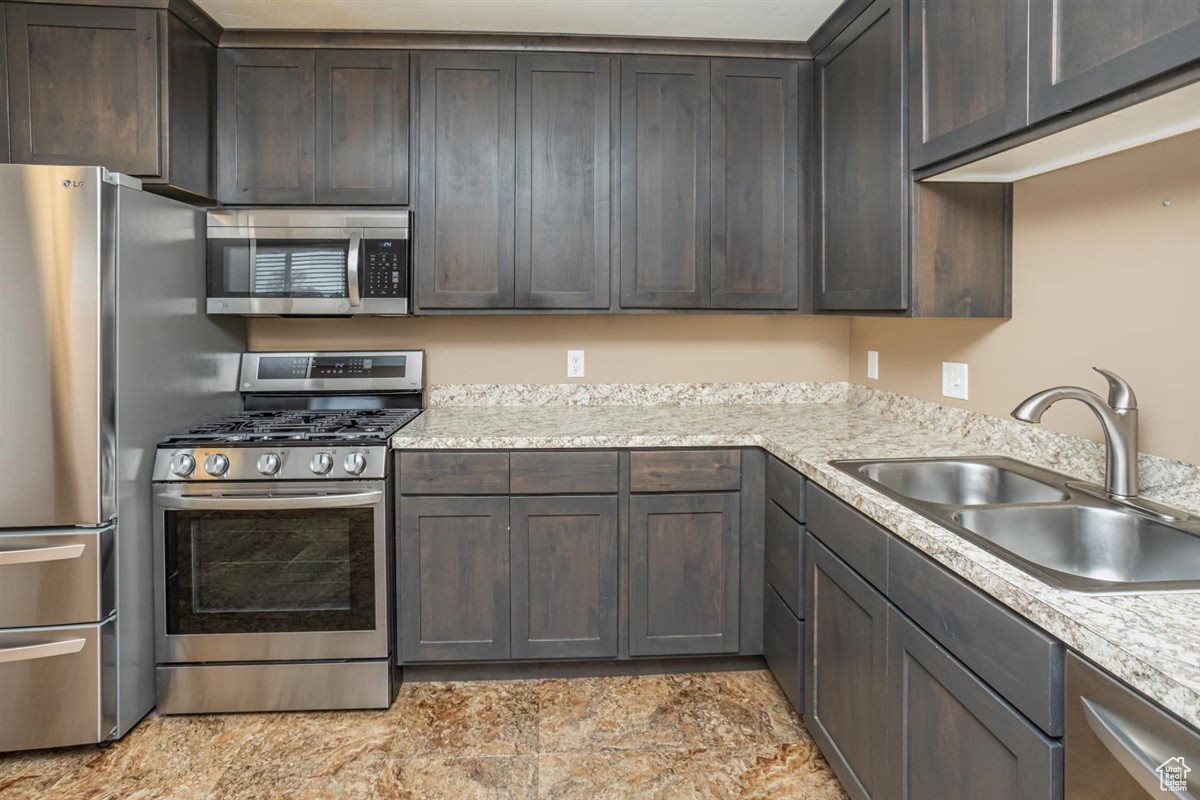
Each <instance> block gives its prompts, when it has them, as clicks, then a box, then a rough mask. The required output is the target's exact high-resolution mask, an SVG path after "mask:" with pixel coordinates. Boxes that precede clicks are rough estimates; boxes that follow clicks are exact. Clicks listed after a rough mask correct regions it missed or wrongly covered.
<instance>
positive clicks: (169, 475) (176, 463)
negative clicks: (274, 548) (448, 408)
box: [154, 445, 388, 483]
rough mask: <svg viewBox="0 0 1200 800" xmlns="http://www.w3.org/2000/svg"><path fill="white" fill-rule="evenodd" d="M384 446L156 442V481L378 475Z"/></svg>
mask: <svg viewBox="0 0 1200 800" xmlns="http://www.w3.org/2000/svg"><path fill="white" fill-rule="evenodd" d="M387 453H388V450H387V447H386V446H384V445H375V446H369V447H364V446H362V445H356V446H344V447H324V446H323V447H235V446H228V445H225V446H221V445H218V446H215V447H179V448H174V447H169V446H168V447H160V448H159V449H158V451H157V453H156V454H155V459H154V480H156V481H160V482H161V481H174V482H179V481H185V482H189V483H192V482H209V481H267V480H269V481H289V480H295V481H311V480H313V479H314V478H322V479H326V480H332V479H339V478H340V479H342V480H345V479H348V478H349V479H354V478H362V479H367V478H382V477H384V473H385V471H386V468H387Z"/></svg>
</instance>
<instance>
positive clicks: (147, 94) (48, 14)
mask: <svg viewBox="0 0 1200 800" xmlns="http://www.w3.org/2000/svg"><path fill="white" fill-rule="evenodd" d="M6 7H7V8H6V10H7V15H6V16H7V28H8V30H7V50H8V69H9V71H10V72H9V82H10V91H11V97H10V99H9V102H10V104H11V108H10V116H9V137H10V139H11V142H10V146H11V149H12V158H13V161H14V162H16V163H20V164H99V165H102V166H105V167H108V168H109V169H112V170H116V171H119V172H127V173H129V174H131V175H140V176H148V177H153V176H157V175H159V174H160V170H161V166H160V156H161V153H160V150H161V147H160V145H161V142H160V134H161V127H160V126H161V114H160V107H159V106H160V85H161V82H160V78H161V74H160V73H161V56H160V47H159V44H160V41H159V40H160V33H159V23H160V15H159V13H158V12H156V11H153V10H150V9H127V8H95V7H92V8H89V7H80V6H57V5H43V4H41V3H37V4H25V3H8V4H6Z"/></svg>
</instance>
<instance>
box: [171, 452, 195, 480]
mask: <svg viewBox="0 0 1200 800" xmlns="http://www.w3.org/2000/svg"><path fill="white" fill-rule="evenodd" d="M195 468H196V459H194V458H192V456H190V455H188V454H187V453H178V454H177V455H176V456H175V457H174V458H172V459H171V473H172V474H174V475H178V476H179V477H181V478H186V477H187V476H188V475H191V474H192V470H194V469H195Z"/></svg>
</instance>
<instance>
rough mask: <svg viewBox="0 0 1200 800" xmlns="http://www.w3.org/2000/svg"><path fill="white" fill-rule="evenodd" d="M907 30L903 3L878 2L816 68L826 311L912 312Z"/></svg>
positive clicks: (821, 294) (819, 299) (820, 304)
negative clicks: (903, 49)
mask: <svg viewBox="0 0 1200 800" xmlns="http://www.w3.org/2000/svg"><path fill="white" fill-rule="evenodd" d="M894 4H895V7H894ZM901 23H902V19H901V11H900V8H899V7H898V0H876V2H875V3H873V4H872V5H871V6H870V7H869V8H868V9H867V10H866V11H864V12H863V13H862V14H861V15H860V16H859V17H858V18H857V19H856V20H855V21H854V22H853V23H851V25H850V26H849V27H848V28H847V29H846V30H845V31H843V32H842V33H841V34H839V35H838V37H837V38H836V39H835V40H834V41H833V43H832V44H830V45H829V46H828V47H827V48H825V50H823V51H822V52H821V54H820V55H819V56H818V57H817V59H816V68H817V106H818V116H819V119H820V123H819V134H818V153H817V161H818V168H819V170H820V172H821V176H820V178H819V180H818V186H819V192H820V209H821V210H820V219H819V222H818V226H817V228H818V230H817V235H818V247H817V265H816V270H817V275H816V308H817V309H818V310H821V311H834V310H838V311H848V310H881V311H888V310H893V311H902V310H904V309H905V308H907V307H908V254H907V247H906V239H907V237H906V235H905V226H906V224H907V223H906V220H907V219H908V202H907V191H906V188H907V186H908V171H907V169H906V168H905V164H904V159H903V153H902V147H901V145H902V141H901V137H902V135H903V125H902V120H901V117H900V105H901V103H900V92H901V90H902V83H901V80H900V70H899V69H897V67H896V65H897V64H899V63H900V58H899V57H898V55H899V53H898V49H899V46H900V31H901Z"/></svg>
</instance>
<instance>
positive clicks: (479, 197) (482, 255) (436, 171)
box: [416, 52, 516, 309]
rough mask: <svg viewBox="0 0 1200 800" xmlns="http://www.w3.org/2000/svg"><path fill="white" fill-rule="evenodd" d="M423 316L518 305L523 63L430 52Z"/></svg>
mask: <svg viewBox="0 0 1200 800" xmlns="http://www.w3.org/2000/svg"><path fill="white" fill-rule="evenodd" d="M419 69H420V78H419V82H420V91H419V101H420V133H419V147H418V152H419V153H420V156H419V159H418V163H419V169H418V178H417V197H416V200H417V203H416V218H417V240H416V284H417V307H418V309H472V308H475V309H478V308H512V307H513V297H514V284H513V281H514V263H515V256H514V252H513V249H514V235H515V225H516V221H515V214H516V201H515V186H516V180H515V173H514V170H515V167H514V156H515V139H516V120H515V115H516V110H515V104H516V90H515V80H516V77H515V76H516V57H515V56H513V55H509V54H505V53H479V52H473V53H452V52H439V53H422V54H421V56H420V65H419Z"/></svg>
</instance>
